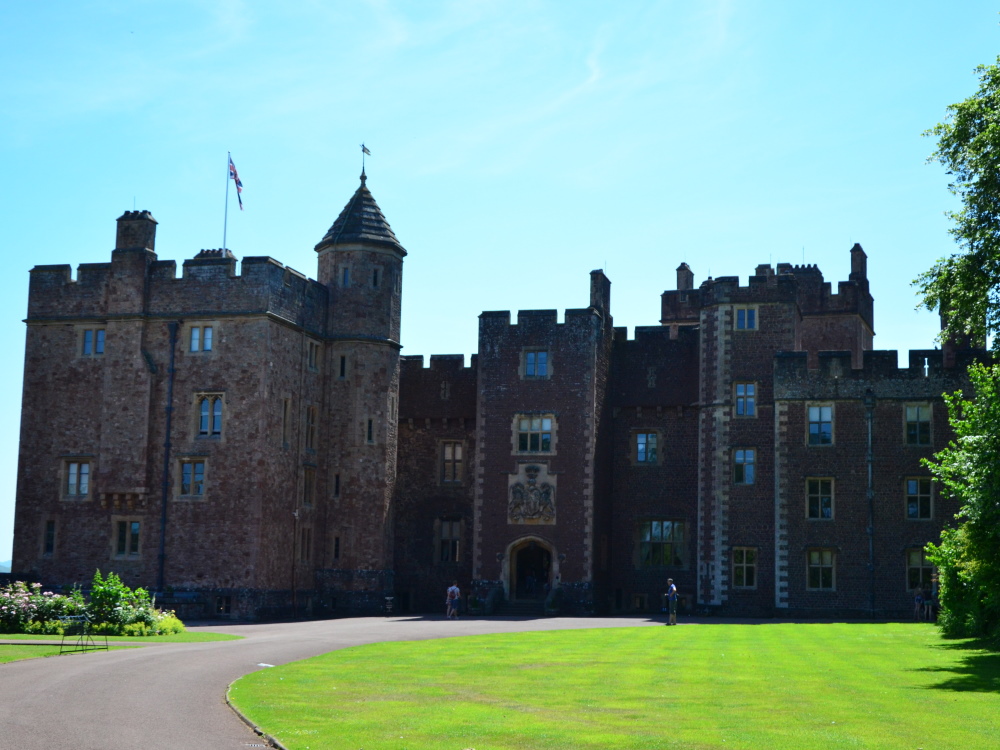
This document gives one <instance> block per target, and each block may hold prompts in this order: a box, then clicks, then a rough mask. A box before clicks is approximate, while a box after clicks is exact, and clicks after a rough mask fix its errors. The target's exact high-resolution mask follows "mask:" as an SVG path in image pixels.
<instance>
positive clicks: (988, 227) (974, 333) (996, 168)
mask: <svg viewBox="0 0 1000 750" xmlns="http://www.w3.org/2000/svg"><path fill="white" fill-rule="evenodd" d="M997 62H998V64H997V65H989V66H985V65H980V66H979V67H978V68H976V73H977V74H978V75H979V90H978V91H977V92H976V93H975V94H974V95H973V96H970V97H969V98H968V99H966V100H965V101H963V102H959V103H958V104H952V105H951V106H949V107H948V117H947V119H946V120H945V121H944V122H942V123H938V124H937V125H935V126H934V127H933V128H931V129H930V130H928V131H926V132H925V133H924V135H926V136H935V137H937V139H938V144H937V149H936V150H935V151H934V153H933V154H932V155H931V156H930V158H929V159H928V161H937V162H940V163H941V164H942V165H943V166H944V167H945V168H946V169H947V170H948V174H949V176H950V177H951V183H950V184H949V185H948V189H949V190H950V191H951V192H952V193H954V194H955V195H957V196H958V197H959V198H961V200H962V209H961V210H960V211H949V212H948V216H949V217H950V218H951V219H952V221H953V222H954V226H953V227H952V229H951V234H952V236H953V237H954V238H955V241H956V242H957V243H958V245H959V247H960V248H961V249H962V251H961V252H958V253H955V254H953V255H951V256H949V257H947V258H942V259H940V260H938V261H937V262H936V263H935V264H934V266H933V267H931V269H930V270H929V271H926V272H925V273H923V274H921V275H920V276H919V277H918V278H917V280H916V282H915V283H916V284H917V286H918V287H919V289H920V293H921V294H922V296H923V302H922V304H923V305H924V306H925V307H927V308H928V309H930V310H942V311H945V312H946V315H945V318H946V319H945V324H946V329H945V330H944V331H943V333H942V335H943V336H945V337H951V338H953V339H955V340H961V339H962V338H965V337H969V338H971V339H972V340H973V341H979V342H985V341H987V339H988V337H990V338H992V337H993V335H994V334H996V333H997V331H998V328H1000V58H998V61H997Z"/></svg>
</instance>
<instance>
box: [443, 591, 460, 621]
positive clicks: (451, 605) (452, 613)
mask: <svg viewBox="0 0 1000 750" xmlns="http://www.w3.org/2000/svg"><path fill="white" fill-rule="evenodd" d="M461 596H462V592H461V591H460V590H459V588H458V581H452V582H451V586H449V587H448V592H447V594H446V595H445V617H447V618H448V619H449V620H457V619H458V605H459V599H460V597H461Z"/></svg>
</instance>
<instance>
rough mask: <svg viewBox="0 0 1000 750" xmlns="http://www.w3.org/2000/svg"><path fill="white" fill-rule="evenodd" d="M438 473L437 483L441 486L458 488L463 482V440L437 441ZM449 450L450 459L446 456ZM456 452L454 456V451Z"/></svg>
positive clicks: (464, 460)
mask: <svg viewBox="0 0 1000 750" xmlns="http://www.w3.org/2000/svg"><path fill="white" fill-rule="evenodd" d="M438 446H439V447H438V457H439V462H438V465H439V469H440V470H439V472H438V483H439V484H441V485H443V486H446V487H447V486H458V485H461V484H462V483H463V482H464V481H465V463H466V459H465V441H464V440H439V441H438ZM449 448H450V449H451V457H450V458H449V456H448V452H449V450H448V449H449ZM456 449H457V451H458V455H457V456H456V453H455V451H456Z"/></svg>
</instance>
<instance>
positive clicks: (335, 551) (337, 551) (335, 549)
mask: <svg viewBox="0 0 1000 750" xmlns="http://www.w3.org/2000/svg"><path fill="white" fill-rule="evenodd" d="M333 559H334V560H339V559H340V537H339V536H335V537H334V538H333Z"/></svg>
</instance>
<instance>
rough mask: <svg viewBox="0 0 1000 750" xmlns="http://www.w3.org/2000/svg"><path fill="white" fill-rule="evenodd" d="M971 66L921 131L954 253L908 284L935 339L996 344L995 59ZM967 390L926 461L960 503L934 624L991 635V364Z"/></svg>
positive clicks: (998, 416) (997, 380)
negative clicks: (970, 78)
mask: <svg viewBox="0 0 1000 750" xmlns="http://www.w3.org/2000/svg"><path fill="white" fill-rule="evenodd" d="M997 62H998V64H996V65H990V66H980V67H978V68H976V73H977V74H978V76H979V90H978V91H977V92H976V93H975V94H974V95H973V96H971V97H969V98H968V99H966V100H965V101H963V102H959V103H958V104H952V105H951V106H949V107H948V118H947V119H946V120H945V122H943V123H940V124H938V125H936V126H935V127H934V128H931V129H930V130H928V131H927V132H926V133H925V134H924V135H929V136H935V137H937V139H938V143H937V149H936V150H935V151H934V153H933V154H932V155H931V157H930V159H929V161H937V162H940V163H941V164H942V165H944V167H945V168H946V169H947V170H948V174H949V175H950V176H951V178H952V179H951V183H950V184H949V185H948V189H949V190H950V191H951V192H952V193H954V194H955V195H957V196H958V197H959V198H960V199H961V201H962V209H961V210H960V211H953V212H949V216H950V218H951V219H952V221H953V222H954V225H953V227H952V229H951V234H952V236H953V237H954V238H955V241H956V242H957V243H958V245H959V248H960V251H959V252H957V253H955V254H953V255H951V256H949V257H947V258H942V259H941V260H939V261H937V262H936V263H935V264H934V266H933V267H932V268H931V269H930V270H929V271H927V272H925V273H924V274H922V275H921V276H920V277H919V278H918V279H917V280H916V282H915V283H916V284H917V285H918V287H919V288H920V292H921V294H922V297H923V299H922V304H923V305H924V306H925V307H927V308H930V309H932V310H934V309H938V310H941V311H942V320H943V322H944V325H945V327H944V330H942V333H941V335H942V338H944V339H945V340H948V339H950V340H952V341H962V340H966V341H970V340H971V341H975V342H983V343H985V342H988V341H992V342H993V343H994V345H995V344H996V334H997V332H998V329H1000V58H998V61H997ZM969 381H970V384H971V386H972V389H973V391H974V393H973V394H972V395H973V398H972V399H969V398H966V397H965V396H963V394H961V393H955V394H952V395H950V396H948V395H946V396H945V399H946V400H947V403H948V412H949V419H950V422H951V425H952V428H953V429H954V431H955V439H954V440H953V441H952V442H951V443H950V444H949V446H948V447H947V448H946V449H945V450H943V451H941V452H939V453H937V454H936V455H935V457H934V459H933V460H931V461H927V462H925V463H926V464H927V466H928V467H929V468H930V469H931V471H932V472H933V473H934V475H935V476H936V477H937V479H938V480H939V481H940V482H941V484H942V485H943V487H944V490H945V491H946V492H949V493H951V494H952V495H953V496H954V497H956V498H957V499H958V500H959V504H960V507H961V510H960V511H959V513H958V515H957V516H956V520H957V521H958V526H957V527H955V528H949V529H945V530H944V531H943V532H942V534H941V543H940V544H939V545H933V544H932V545H928V552H929V553H930V558H931V560H932V562H933V563H934V564H935V565H936V566H937V568H938V575H939V582H940V597H941V607H942V611H941V617H940V622H941V625H942V627H943V629H944V631H945V633H946V634H948V635H953V636H981V637H989V638H1000V366H997V365H986V364H979V365H973V366H972V367H970V368H969Z"/></svg>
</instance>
